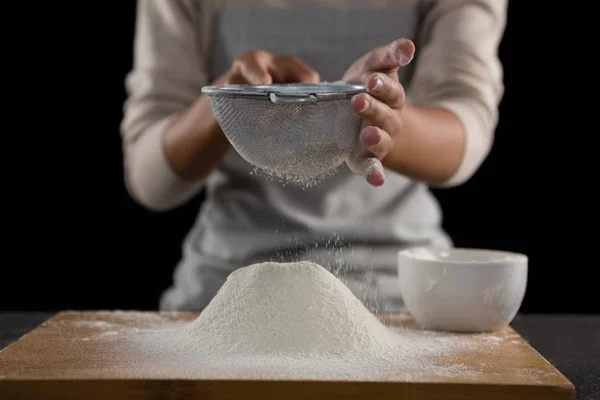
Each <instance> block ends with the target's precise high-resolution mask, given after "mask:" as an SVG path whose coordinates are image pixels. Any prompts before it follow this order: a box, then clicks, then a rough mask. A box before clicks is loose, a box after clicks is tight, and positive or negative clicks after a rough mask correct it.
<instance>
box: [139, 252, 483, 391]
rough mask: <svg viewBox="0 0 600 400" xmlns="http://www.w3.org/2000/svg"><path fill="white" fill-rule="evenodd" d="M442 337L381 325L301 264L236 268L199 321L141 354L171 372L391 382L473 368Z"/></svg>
mask: <svg viewBox="0 0 600 400" xmlns="http://www.w3.org/2000/svg"><path fill="white" fill-rule="evenodd" d="M441 338H443V336H440V335H439V334H437V333H434V332H426V331H421V330H417V329H400V328H392V327H390V326H387V325H385V324H383V323H382V322H380V321H379V320H378V319H377V318H376V317H375V315H373V314H372V313H371V312H370V311H369V310H368V309H367V308H365V306H364V305H363V304H362V302H361V301H360V300H359V299H358V298H356V297H355V296H354V295H353V294H352V292H351V291H350V289H348V287H346V286H345V285H344V284H343V283H342V282H341V281H340V280H339V279H337V278H336V277H335V276H334V275H333V274H331V273H330V272H329V271H327V270H326V269H325V268H323V267H321V266H320V265H318V264H315V263H312V262H308V261H301V262H294V263H273V262H267V263H262V264H253V265H250V266H248V267H245V268H241V269H238V270H236V271H235V272H233V273H232V274H231V275H229V277H228V279H227V281H226V282H225V284H224V285H223V286H222V287H221V289H220V291H219V292H218V293H217V295H216V296H215V297H214V298H213V300H212V301H211V302H210V304H209V305H208V307H207V308H206V309H205V310H204V311H203V312H202V313H201V314H200V316H199V317H198V318H197V319H195V320H193V321H191V322H190V323H188V324H185V325H183V326H180V327H177V328H174V329H171V330H168V331H164V332H162V333H160V332H154V333H152V334H151V335H149V336H148V337H147V338H146V340H145V341H142V342H143V343H144V344H143V345H144V346H145V347H146V349H145V352H144V353H145V357H149V356H150V355H151V354H150V353H154V356H155V357H156V358H155V362H154V365H155V367H154V368H158V369H159V370H160V372H161V373H164V374H166V375H173V376H181V374H185V373H190V371H192V373H193V376H195V377H198V376H201V377H203V378H206V379H225V378H232V379H235V378H245V379H248V378H262V379H351V380H356V379H358V380H397V379H398V377H399V376H402V377H406V378H408V377H410V376H422V375H423V373H425V374H429V376H431V374H433V375H436V374H437V375H445V376H448V374H450V373H451V374H453V375H456V374H460V373H461V371H462V372H464V373H465V374H468V373H473V371H472V370H469V369H468V368H466V367H464V366H461V365H452V364H445V363H444V362H443V360H444V359H448V358H447V357H449V356H450V355H451V354H453V352H456V351H459V350H460V343H461V342H460V341H448V340H440V339H441ZM142 342H138V344H139V345H142ZM466 345H468V344H467V343H466V342H465V346H466Z"/></svg>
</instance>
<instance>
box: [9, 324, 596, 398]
mask: <svg viewBox="0 0 600 400" xmlns="http://www.w3.org/2000/svg"><path fill="white" fill-rule="evenodd" d="M51 315H52V313H43V312H40V313H34V312H29V313H21V312H0V349H3V348H4V347H6V346H7V345H9V344H10V343H11V342H13V341H15V340H17V339H18V338H19V337H21V336H22V335H23V334H25V333H27V332H28V331H30V330H31V329H33V328H35V327H36V326H37V325H38V324H40V323H41V322H43V321H44V320H46V319H47V318H49V317H50V316H51ZM512 327H513V328H514V329H515V330H516V331H517V332H519V334H520V335H521V336H523V338H525V340H527V341H528V342H529V343H530V344H531V346H533V348H535V349H536V350H537V351H538V352H539V353H540V354H541V355H542V356H544V357H545V358H546V359H547V360H548V361H549V362H551V363H552V364H553V365H554V366H555V367H556V368H557V369H558V370H559V371H560V372H562V373H563V374H564V375H565V376H566V377H567V378H568V379H569V380H570V381H571V382H573V384H574V385H575V388H576V391H577V396H576V398H577V400H600V315H564V314H559V315H531V314H522V315H518V316H517V317H516V318H515V319H514V320H513V323H512Z"/></svg>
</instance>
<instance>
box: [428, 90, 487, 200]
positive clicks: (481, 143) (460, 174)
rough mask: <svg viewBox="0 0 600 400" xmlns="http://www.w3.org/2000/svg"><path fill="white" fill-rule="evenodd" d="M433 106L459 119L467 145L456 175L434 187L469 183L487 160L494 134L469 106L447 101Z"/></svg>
mask: <svg viewBox="0 0 600 400" xmlns="http://www.w3.org/2000/svg"><path fill="white" fill-rule="evenodd" d="M433 105H434V106H437V107H442V108H445V109H447V110H449V111H451V112H453V113H454V114H455V115H456V116H457V117H458V119H459V120H460V122H461V124H462V126H463V129H464V135H465V145H464V151H463V155H462V160H461V162H460V164H459V166H458V169H457V170H456V172H455V173H454V175H452V176H451V177H450V178H449V179H448V180H447V181H445V182H442V183H440V184H437V185H432V186H436V187H441V188H444V187H453V186H458V185H461V184H463V183H465V182H466V181H468V180H469V179H470V178H471V177H472V176H473V175H474V174H475V172H477V170H478V169H479V167H480V165H481V163H482V162H483V161H484V160H485V158H486V156H487V155H488V152H489V150H490V148H491V145H492V135H493V132H488V131H487V129H486V128H485V127H484V126H483V125H482V124H481V122H480V120H479V118H478V116H477V114H476V112H475V111H474V110H473V109H472V108H471V107H470V106H469V105H468V104H465V103H459V102H454V101H447V102H437V103H435V104H433Z"/></svg>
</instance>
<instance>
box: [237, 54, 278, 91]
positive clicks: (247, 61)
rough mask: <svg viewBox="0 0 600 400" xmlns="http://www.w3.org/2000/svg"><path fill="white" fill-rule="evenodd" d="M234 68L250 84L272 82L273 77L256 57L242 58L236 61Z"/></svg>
mask: <svg viewBox="0 0 600 400" xmlns="http://www.w3.org/2000/svg"><path fill="white" fill-rule="evenodd" d="M235 68H236V70H237V72H238V73H239V74H240V75H241V76H242V77H243V78H244V79H245V80H246V81H247V82H248V83H249V84H251V85H268V84H271V83H273V78H272V77H271V75H270V74H269V72H268V71H267V69H266V68H265V67H264V66H263V65H262V63H260V62H259V60H257V59H256V58H253V57H247V58H244V59H243V60H240V61H238V62H236V64H235Z"/></svg>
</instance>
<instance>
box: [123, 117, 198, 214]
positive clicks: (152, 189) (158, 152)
mask: <svg viewBox="0 0 600 400" xmlns="http://www.w3.org/2000/svg"><path fill="white" fill-rule="evenodd" d="M171 119H172V117H168V118H164V119H162V120H160V121H158V122H157V123H155V124H154V125H152V126H151V127H150V128H149V129H148V130H147V131H146V132H144V134H143V135H142V136H141V137H140V138H139V140H138V142H137V143H136V145H135V147H136V148H135V155H134V157H133V160H132V161H133V164H132V165H131V171H130V184H131V187H132V189H133V192H134V193H135V197H136V198H137V199H138V200H139V201H140V202H141V203H143V204H144V205H146V206H147V207H149V208H151V209H153V210H157V211H163V210H168V209H171V208H173V207H175V206H177V205H180V204H182V203H183V202H185V201H187V200H189V199H190V198H191V197H192V196H194V195H195V194H196V193H197V191H198V190H199V189H200V187H201V186H202V182H190V181H185V180H183V179H182V178H181V177H180V176H179V175H177V173H176V172H175V171H174V170H173V167H172V166H171V164H170V163H169V160H168V159H167V156H166V154H165V148H164V144H163V134H164V131H165V130H166V128H167V126H168V125H169V123H170V122H171Z"/></svg>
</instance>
